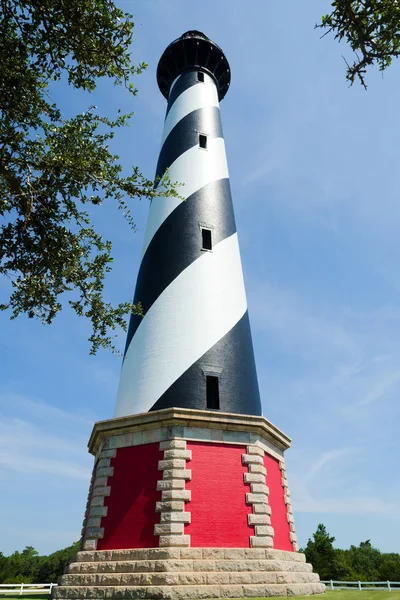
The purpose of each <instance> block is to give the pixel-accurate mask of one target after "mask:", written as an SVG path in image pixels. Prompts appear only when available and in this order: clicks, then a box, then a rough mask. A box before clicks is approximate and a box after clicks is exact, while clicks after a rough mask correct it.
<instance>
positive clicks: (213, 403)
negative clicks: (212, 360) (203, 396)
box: [206, 375, 219, 410]
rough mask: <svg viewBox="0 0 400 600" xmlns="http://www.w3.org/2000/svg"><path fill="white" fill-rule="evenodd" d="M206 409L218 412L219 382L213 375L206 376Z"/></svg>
mask: <svg viewBox="0 0 400 600" xmlns="http://www.w3.org/2000/svg"><path fill="white" fill-rule="evenodd" d="M206 386H207V408H211V409H212V410H219V381H218V377H215V375H207V378H206Z"/></svg>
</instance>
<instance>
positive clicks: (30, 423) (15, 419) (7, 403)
mask: <svg viewBox="0 0 400 600" xmlns="http://www.w3.org/2000/svg"><path fill="white" fill-rule="evenodd" d="M0 397H1V407H2V411H3V414H0V470H2V469H3V470H10V471H15V472H17V473H24V474H29V475H31V474H34V473H42V474H43V475H46V474H47V475H56V476H61V477H63V478H65V477H66V478H73V479H84V480H87V481H89V479H90V470H91V458H90V457H89V456H88V455H87V451H86V442H87V437H88V434H89V432H90V428H89V422H88V421H87V419H85V418H83V417H80V416H79V415H76V414H74V413H69V412H67V411H64V410H62V409H59V408H57V407H54V406H50V405H48V404H45V403H43V402H40V401H37V400H32V399H30V398H27V397H24V396H21V395H18V394H10V393H3V394H1V396H0ZM5 411H7V413H8V414H5ZM10 413H11V414H10Z"/></svg>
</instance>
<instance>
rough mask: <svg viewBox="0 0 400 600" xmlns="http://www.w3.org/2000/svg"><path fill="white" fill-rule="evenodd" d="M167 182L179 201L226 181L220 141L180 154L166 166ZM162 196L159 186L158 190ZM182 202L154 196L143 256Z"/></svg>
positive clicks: (211, 141) (226, 175)
mask: <svg viewBox="0 0 400 600" xmlns="http://www.w3.org/2000/svg"><path fill="white" fill-rule="evenodd" d="M169 177H170V180H171V182H173V183H175V182H178V184H183V185H179V186H178V187H177V192H178V194H179V195H180V196H181V197H182V198H185V199H186V198H188V197H189V196H191V195H192V194H193V193H194V192H197V190H199V189H201V188H202V187H204V186H205V185H207V184H208V183H211V182H213V181H217V180H218V179H224V178H226V177H229V173H228V165H227V162H226V155H225V143H224V140H223V138H214V139H211V140H209V142H208V150H203V149H202V148H199V147H198V146H194V147H193V148H190V149H189V150H186V152H184V153H183V154H181V155H180V156H179V157H178V158H177V159H176V160H175V161H174V162H173V163H172V165H171V166H170V168H169ZM159 192H161V193H162V186H160V188H159ZM181 202H183V200H181V199H180V198H173V197H171V196H170V197H165V196H157V197H156V198H154V199H153V200H152V201H151V204H150V210H149V217H148V220H147V227H146V233H145V235H144V243H143V252H142V256H143V255H144V253H145V252H146V249H147V246H148V245H149V244H150V242H151V240H152V237H153V235H154V234H155V232H156V231H157V229H158V228H159V227H160V225H161V224H162V223H163V222H164V221H165V219H166V218H167V217H168V215H170V214H171V213H172V211H173V210H175V208H177V206H179V204H181Z"/></svg>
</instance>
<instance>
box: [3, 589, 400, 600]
mask: <svg viewBox="0 0 400 600" xmlns="http://www.w3.org/2000/svg"><path fill="white" fill-rule="evenodd" d="M0 597H1V598H2V599H3V598H7V599H8V600H33V599H34V598H37V599H38V600H50V596H49V594H45V595H41V594H28V595H26V596H9V595H8V594H7V595H6V596H5V595H1V593H0ZM294 598H296V599H297V598H299V600H300V599H301V600H312V598H314V599H315V600H317V599H318V598H326V600H400V590H396V591H394V592H388V591H380V590H377V591H374V590H371V591H368V590H363V591H362V592H360V591H359V590H337V591H333V592H332V591H330V590H328V591H327V592H326V594H325V595H323V596H321V595H317V596H295V597H294ZM249 600H260V599H259V598H253V599H251V598H249Z"/></svg>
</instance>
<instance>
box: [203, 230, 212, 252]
mask: <svg viewBox="0 0 400 600" xmlns="http://www.w3.org/2000/svg"><path fill="white" fill-rule="evenodd" d="M201 247H202V249H203V250H212V238H211V229H204V227H202V228H201Z"/></svg>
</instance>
